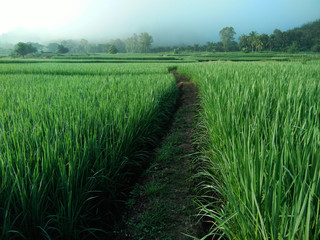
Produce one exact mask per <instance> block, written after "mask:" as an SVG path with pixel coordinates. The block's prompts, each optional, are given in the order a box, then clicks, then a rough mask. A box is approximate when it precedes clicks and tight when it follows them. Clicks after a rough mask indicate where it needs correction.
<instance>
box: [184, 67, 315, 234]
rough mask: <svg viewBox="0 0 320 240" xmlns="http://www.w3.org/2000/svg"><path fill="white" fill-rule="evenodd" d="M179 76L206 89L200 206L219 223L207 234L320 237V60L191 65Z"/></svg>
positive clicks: (202, 91) (202, 114) (200, 137)
mask: <svg viewBox="0 0 320 240" xmlns="http://www.w3.org/2000/svg"><path fill="white" fill-rule="evenodd" d="M178 71H179V72H180V73H182V74H185V75H187V76H188V77H190V78H192V79H194V80H195V82H196V83H197V85H198V87H199V90H200V105H201V108H202V109H201V111H200V121H201V123H200V126H201V134H199V135H198V144H199V148H202V151H203V154H204V156H203V158H202V160H201V161H202V163H201V164H200V166H205V167H204V169H203V171H202V176H203V178H204V179H205V180H204V182H205V183H204V185H203V186H202V198H200V202H201V211H202V213H203V215H204V216H206V221H209V220H210V219H211V220H212V221H213V222H214V224H213V225H212V228H211V229H210V233H208V236H214V235H215V236H217V237H219V236H220V237H222V236H224V237H227V238H229V239H264V240H267V239H289V240H293V239H314V240H316V239H319V238H320V151H319V149H320V81H319V80H320V65H319V62H309V63H308V64H302V63H207V64H188V65H182V66H179V68H178ZM208 236H206V237H208ZM203 239H206V238H205V237H204V238H203Z"/></svg>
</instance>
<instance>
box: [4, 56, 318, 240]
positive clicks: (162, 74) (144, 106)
mask: <svg viewBox="0 0 320 240" xmlns="http://www.w3.org/2000/svg"><path fill="white" fill-rule="evenodd" d="M175 66H177V67H178V72H179V73H181V74H184V75H186V76H188V77H189V78H191V79H192V80H194V81H195V83H196V84H197V86H198V88H199V105H200V109H199V122H198V123H197V130H198V132H197V133H196V136H195V145H196V146H197V149H198V151H199V152H201V157H200V158H199V159H198V163H199V166H201V173H200V174H201V176H200V178H201V181H202V185H201V186H200V187H199V189H200V193H199V196H198V198H197V199H198V200H197V202H198V203H199V206H200V211H201V212H200V213H201V216H202V217H203V219H204V220H205V221H209V222H212V227H211V228H210V229H208V234H207V235H206V236H203V238H202V239H206V238H207V237H216V239H219V237H220V238H221V239H263V240H267V239H268V240H269V239H272V240H275V239H288V240H293V239H319V237H320V220H319V219H320V199H319V197H320V162H319V160H320V153H319V152H320V151H319V148H320V62H319V61H308V62H237V63H235V62H215V63H179V64H178V63H176V65H175ZM174 68H175V67H174V66H172V64H170V63H158V64H153V63H143V64H141V63H130V64H124V63H121V64H119V63H107V64H106V63H80V62H79V63H71V62H69V63H59V62H45V61H43V62H42V61H39V62H37V63H28V61H24V62H21V63H10V62H7V63H4V64H0V239H94V238H100V239H101V238H102V239H103V238H106V237H107V236H108V232H107V229H112V224H113V221H114V220H115V219H116V218H118V217H119V216H118V214H120V212H121V211H118V209H119V208H121V206H122V204H123V203H122V202H121V201H122V200H123V198H125V196H126V195H125V194H124V192H125V191H126V190H127V189H128V186H129V185H130V184H132V183H133V182H134V179H135V175H136V174H137V172H138V171H140V170H141V169H142V168H143V167H142V166H144V165H145V164H146V163H147V162H148V161H149V158H150V150H151V149H152V148H153V147H155V146H156V144H157V142H158V140H159V137H160V136H161V134H162V132H163V129H164V128H165V127H166V123H167V122H168V120H169V118H170V116H171V114H172V111H173V109H174V106H175V104H176V101H177V99H178V95H179V93H178V89H177V87H176V83H175V79H174V77H173V76H172V75H171V74H170V73H169V72H168V69H174Z"/></svg>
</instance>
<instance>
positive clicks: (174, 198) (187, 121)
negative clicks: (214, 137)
mask: <svg viewBox="0 0 320 240" xmlns="http://www.w3.org/2000/svg"><path fill="white" fill-rule="evenodd" d="M172 73H173V74H174V76H175V78H176V80H177V86H178V87H179V89H180V102H179V104H178V107H177V111H176V113H175V114H174V116H173V121H172V125H171V127H170V129H169V130H168V134H167V136H166V137H165V138H164V140H163V142H162V143H161V147H160V148H159V149H157V150H156V152H155V157H154V159H153V160H152V163H151V165H150V167H149V168H148V169H147V171H146V172H145V173H144V175H143V176H142V178H141V179H140V181H139V183H138V184H137V185H136V186H135V188H134V189H133V191H132V192H131V197H130V198H129V199H128V201H127V203H126V205H127V209H128V211H127V213H126V214H125V216H124V217H123V225H122V226H120V227H119V229H117V230H116V231H115V238H116V239H190V238H189V237H187V236H186V235H185V234H188V235H192V236H197V235H201V231H202V230H201V227H200V225H199V224H197V219H196V218H195V215H196V213H197V210H196V206H195V205H194V203H193V197H194V189H195V183H194V175H195V171H196V169H195V167H194V166H195V165H194V162H193V161H194V159H193V158H194V154H195V149H194V148H193V145H192V135H193V131H194V121H195V113H196V100H197V87H196V86H195V84H194V83H193V82H192V81H190V80H189V79H187V78H185V77H183V76H181V75H179V74H178V73H177V72H176V71H172Z"/></svg>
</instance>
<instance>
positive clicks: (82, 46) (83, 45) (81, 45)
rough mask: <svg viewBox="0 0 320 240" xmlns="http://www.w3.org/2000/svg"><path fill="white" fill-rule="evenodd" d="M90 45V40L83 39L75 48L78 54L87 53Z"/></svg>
mask: <svg viewBox="0 0 320 240" xmlns="http://www.w3.org/2000/svg"><path fill="white" fill-rule="evenodd" d="M88 44H89V42H88V40H86V39H81V40H80V42H79V44H78V46H77V47H76V48H75V51H76V52H77V53H86V52H87V47H88Z"/></svg>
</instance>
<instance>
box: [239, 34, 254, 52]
mask: <svg viewBox="0 0 320 240" xmlns="http://www.w3.org/2000/svg"><path fill="white" fill-rule="evenodd" d="M250 49H251V44H250V37H249V36H248V35H245V34H242V35H241V36H240V37H239V50H241V51H243V52H249V51H250Z"/></svg>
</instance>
